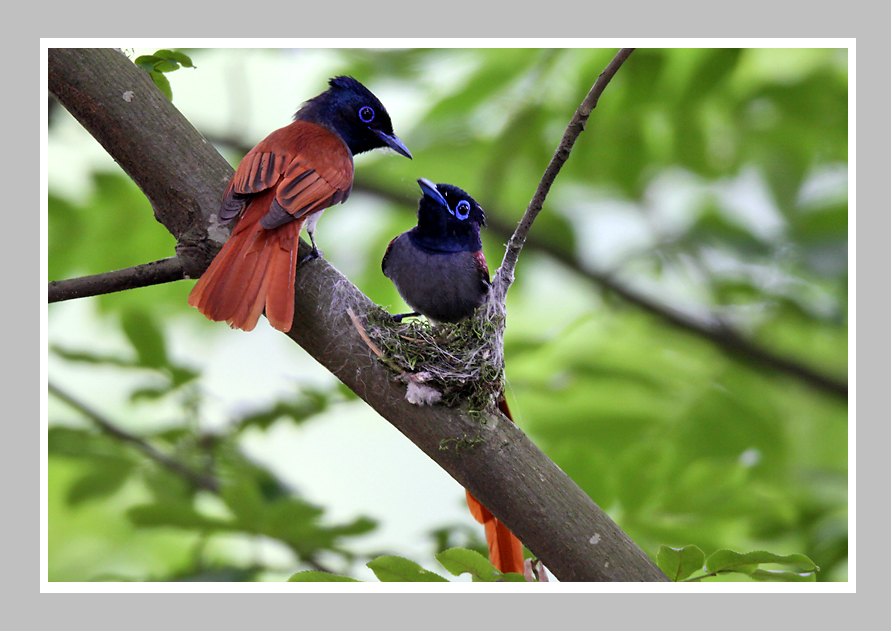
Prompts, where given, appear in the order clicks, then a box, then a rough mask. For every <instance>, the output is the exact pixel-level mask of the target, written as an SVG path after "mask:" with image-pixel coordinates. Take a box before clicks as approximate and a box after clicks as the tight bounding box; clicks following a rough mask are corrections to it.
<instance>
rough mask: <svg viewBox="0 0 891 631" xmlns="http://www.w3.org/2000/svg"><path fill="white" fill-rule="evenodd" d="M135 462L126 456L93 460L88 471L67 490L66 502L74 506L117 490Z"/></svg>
mask: <svg viewBox="0 0 891 631" xmlns="http://www.w3.org/2000/svg"><path fill="white" fill-rule="evenodd" d="M134 468H135V464H134V463H133V462H132V461H131V460H129V459H126V458H103V459H101V460H97V461H94V462H93V463H92V464H91V466H90V471H89V473H87V474H86V475H84V476H83V477H81V478H80V479H78V480H77V481H76V482H74V484H72V485H71V488H70V489H69V490H68V497H67V500H68V504H69V505H70V506H76V505H78V504H80V503H82V502H85V501H87V500H95V499H102V498H104V497H109V496H111V495H113V494H114V493H115V492H117V491H118V490H119V489H120V488H121V487H122V486H124V483H125V482H126V481H127V480H128V479H129V478H130V474H131V473H132V472H133V470H134Z"/></svg>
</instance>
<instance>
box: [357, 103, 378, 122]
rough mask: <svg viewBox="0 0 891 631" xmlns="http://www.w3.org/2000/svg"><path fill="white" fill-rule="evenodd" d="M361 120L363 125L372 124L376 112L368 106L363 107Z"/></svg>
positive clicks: (360, 112) (360, 113)
mask: <svg viewBox="0 0 891 631" xmlns="http://www.w3.org/2000/svg"><path fill="white" fill-rule="evenodd" d="M359 120H360V121H362V122H363V123H370V122H371V121H373V120H374V110H373V109H371V108H370V107H368V106H367V105H363V106H362V107H360V108H359Z"/></svg>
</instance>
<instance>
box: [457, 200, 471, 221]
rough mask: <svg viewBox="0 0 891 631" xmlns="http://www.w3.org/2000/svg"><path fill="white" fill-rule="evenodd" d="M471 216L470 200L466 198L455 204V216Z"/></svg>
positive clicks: (462, 217)
mask: <svg viewBox="0 0 891 631" xmlns="http://www.w3.org/2000/svg"><path fill="white" fill-rule="evenodd" d="M469 216H470V202H469V201H467V200H466V199H462V200H461V201H460V202H458V204H457V205H456V206H455V217H457V218H458V219H461V220H464V219H467V218H468V217H469Z"/></svg>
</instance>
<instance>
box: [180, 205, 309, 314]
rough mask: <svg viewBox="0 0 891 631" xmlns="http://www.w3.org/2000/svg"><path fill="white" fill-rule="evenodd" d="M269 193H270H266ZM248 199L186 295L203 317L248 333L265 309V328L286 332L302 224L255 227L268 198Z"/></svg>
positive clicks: (292, 298) (291, 305)
mask: <svg viewBox="0 0 891 631" xmlns="http://www.w3.org/2000/svg"><path fill="white" fill-rule="evenodd" d="M271 193H272V192H270V194H271ZM265 197H267V196H266V195H264V196H260V197H258V198H257V199H256V200H254V201H252V203H250V204H249V205H248V207H247V208H246V209H245V211H244V216H243V217H242V218H241V221H239V223H238V225H237V226H236V228H235V230H234V231H233V233H232V235H231V236H230V237H229V240H228V241H226V243H225V245H223V249H222V250H221V251H220V253H219V254H218V255H217V257H216V258H215V259H214V260H213V262H212V263H211V264H210V267H208V268H207V271H206V272H204V274H203V275H202V276H201V278H200V279H199V280H198V282H197V283H196V284H195V287H193V288H192V292H191V293H190V294H189V304H190V305H192V306H193V307H196V308H197V309H198V310H199V311H200V312H201V313H203V314H204V315H205V316H206V317H207V318H209V319H211V320H214V321H217V322H219V321H222V320H225V321H226V322H228V323H229V325H230V326H231V327H233V328H238V329H243V330H245V331H251V330H253V329H254V327H255V326H256V325H257V322H258V321H259V319H260V315H261V314H262V313H263V311H264V309H265V310H266V317H267V318H268V319H269V322H270V324H271V325H272V326H273V327H275V328H276V329H279V330H280V331H288V330H289V329H290V328H291V323H292V321H293V319H294V271H295V269H296V267H297V247H298V238H299V235H300V229H301V228H302V226H303V221H301V220H297V221H294V222H292V223H289V224H286V225H284V226H281V227H279V228H276V229H275V230H265V229H263V228H262V227H261V226H260V225H259V221H260V217H261V216H262V215H263V214H265V209H266V208H268V206H269V201H271V200H270V199H264V198H265Z"/></svg>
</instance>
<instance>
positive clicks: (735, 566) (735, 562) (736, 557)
mask: <svg viewBox="0 0 891 631" xmlns="http://www.w3.org/2000/svg"><path fill="white" fill-rule="evenodd" d="M762 563H777V564H780V565H793V566H798V567H797V569H796V571H797V572H799V573H802V574H803V573H813V572H816V571H817V570H818V569H820V568H818V567H817V566H816V565H815V564H814V562H813V561H811V560H810V559H809V558H808V557H806V556H805V555H803V554H786V555H783V554H774V553H772V552H766V551H764V550H758V551H755V552H734V551H733V550H718V551H717V552H715V553H714V554H712V555H711V556H709V558H708V559H706V562H705V569H706V570H707V571H708V572H712V573H718V572H742V573H744V574H749V575H750V576H752V577H753V578H756V577H755V574H756V573H757V574H758V577H760V578H759V580H767V579H766V576H768V575H771V576H774V575H776V573H766V571H765V570H762V569H760V568H759V567H758V566H759V565H760V564H762Z"/></svg>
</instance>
